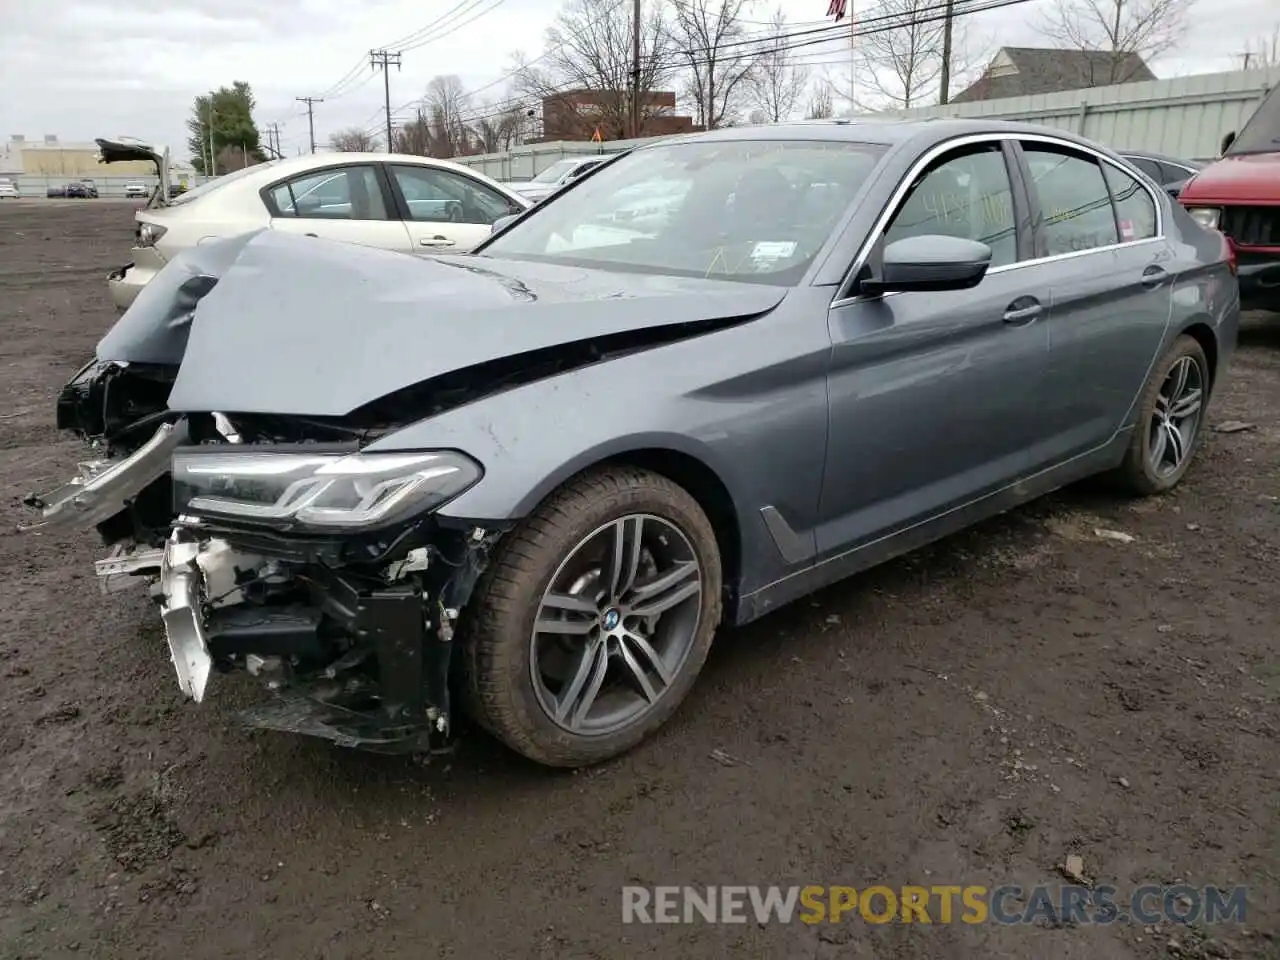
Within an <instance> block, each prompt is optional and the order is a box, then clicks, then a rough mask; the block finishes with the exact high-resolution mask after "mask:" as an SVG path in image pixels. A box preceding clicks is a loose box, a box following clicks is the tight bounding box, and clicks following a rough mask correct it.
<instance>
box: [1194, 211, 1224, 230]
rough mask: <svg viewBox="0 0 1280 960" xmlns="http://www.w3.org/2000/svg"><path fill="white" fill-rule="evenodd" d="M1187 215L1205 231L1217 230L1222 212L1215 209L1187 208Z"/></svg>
mask: <svg viewBox="0 0 1280 960" xmlns="http://www.w3.org/2000/svg"><path fill="white" fill-rule="evenodd" d="M1187 213H1189V214H1191V219H1192V220H1194V221H1195V222H1196V223H1198V224H1200V226H1202V227H1204V228H1205V229H1206V230H1217V229H1218V221H1219V220H1220V219H1221V217H1222V211H1221V210H1219V209H1218V208H1217V207H1188V208H1187Z"/></svg>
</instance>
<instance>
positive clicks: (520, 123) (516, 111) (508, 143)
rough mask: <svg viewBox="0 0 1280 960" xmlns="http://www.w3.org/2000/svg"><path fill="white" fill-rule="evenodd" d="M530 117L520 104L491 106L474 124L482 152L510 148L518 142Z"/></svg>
mask: <svg viewBox="0 0 1280 960" xmlns="http://www.w3.org/2000/svg"><path fill="white" fill-rule="evenodd" d="M527 119H528V117H527V116H526V112H525V110H523V109H521V108H520V107H519V106H516V107H508V108H507V109H505V110H503V109H498V108H497V107H493V106H491V107H489V108H488V109H486V110H484V111H483V112H482V113H481V115H480V116H479V117H478V118H477V119H476V121H475V122H474V123H473V124H472V127H471V128H472V130H473V131H474V132H475V136H476V140H477V142H478V145H479V147H480V149H481V151H482V152H484V153H498V152H499V151H501V150H510V149H511V148H512V147H513V146H515V145H516V144H518V143H519V142H520V139H521V134H522V133H523V132H524V128H525V121H526V120H527Z"/></svg>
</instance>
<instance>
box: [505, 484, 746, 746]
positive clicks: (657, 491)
mask: <svg viewBox="0 0 1280 960" xmlns="http://www.w3.org/2000/svg"><path fill="white" fill-rule="evenodd" d="M652 479H653V480H658V481H659V482H656V483H654V482H649V483H645V482H638V483H632V484H628V485H626V486H624V487H622V488H621V489H619V490H617V491H616V492H611V493H610V494H609V495H607V496H604V497H600V498H598V499H596V500H595V502H593V503H591V504H590V505H589V506H587V508H586V509H581V506H580V502H579V509H577V510H576V511H575V512H574V513H573V514H572V516H571V518H570V520H569V522H568V523H566V524H557V525H556V527H555V535H554V536H553V537H552V538H549V539H548V541H547V542H545V543H544V544H542V545H541V546H542V549H540V550H539V551H538V555H537V557H536V558H535V563H536V566H537V575H536V576H527V577H522V578H520V580H519V581H518V583H519V585H518V587H517V590H516V594H515V598H514V599H515V600H516V609H518V610H520V611H521V613H520V615H519V616H518V617H511V618H507V621H506V622H504V623H502V624H501V625H500V626H499V634H500V635H499V636H495V637H494V638H493V639H495V640H498V641H499V642H500V643H501V646H502V649H503V651H504V654H505V655H504V656H503V657H502V664H501V667H500V669H501V670H502V671H503V673H504V674H505V676H504V678H503V679H504V681H505V682H504V683H503V684H502V689H503V691H504V692H505V695H506V696H505V698H504V699H506V700H507V701H508V702H507V703H506V704H505V706H506V707H507V709H508V710H509V711H510V714H512V715H514V717H515V718H516V719H517V720H518V722H519V725H520V727H521V728H523V731H524V734H525V736H526V737H527V738H528V740H529V741H530V743H529V744H528V746H533V747H534V748H535V749H536V751H537V753H538V754H540V755H542V756H543V757H545V758H546V760H545V761H544V762H551V763H553V764H554V765H557V766H582V765H587V764H590V763H594V762H599V761H600V760H604V759H607V758H609V757H612V756H615V755H617V754H619V753H622V752H624V751H626V750H627V749H629V748H630V747H632V746H634V745H636V744H637V743H639V742H640V741H641V740H643V739H645V738H646V737H647V736H648V735H649V734H650V733H652V732H653V731H654V730H656V729H657V728H658V727H660V726H662V724H664V723H665V722H666V721H667V719H668V718H669V717H670V716H671V714H672V713H674V712H675V710H676V709H677V708H678V707H679V706H680V704H681V702H682V701H683V700H684V698H685V697H686V695H687V694H688V693H689V690H690V689H691V688H692V687H693V685H694V683H695V682H696V681H697V678H698V675H699V673H700V672H701V670H702V666H703V664H704V662H705V661H706V657H707V653H708V651H709V650H710V647H711V640H712V637H713V636H714V634H715V630H716V627H717V626H718V622H719V619H720V608H721V597H720V594H721V589H722V571H721V563H720V556H719V549H718V546H717V543H716V538H715V532H714V530H713V528H712V526H711V524H710V522H709V521H708V520H707V518H706V515H705V514H704V513H703V511H702V510H701V509H700V508H699V507H698V505H697V503H696V501H694V499H693V498H692V497H691V496H689V495H688V494H687V493H685V492H684V491H683V490H681V489H680V488H678V487H676V486H675V485H674V484H671V483H669V482H664V481H661V480H660V478H657V477H656V476H655V477H653V478H652ZM628 514H650V515H653V516H656V517H659V518H661V519H663V520H666V521H668V522H670V523H673V524H675V526H676V527H677V528H678V529H679V530H680V531H681V532H682V533H683V534H684V536H685V537H686V539H687V540H688V541H689V544H690V546H691V547H692V548H693V551H694V554H695V556H696V558H697V561H698V563H699V566H700V569H701V571H702V596H701V608H700V610H699V620H698V628H697V632H696V634H695V636H694V638H693V641H692V644H691V646H690V649H689V652H688V654H687V655H686V657H685V660H684V663H683V665H682V666H681V668H680V670H679V673H678V674H677V676H676V678H675V680H674V681H673V682H672V684H671V686H670V687H669V688H668V689H667V690H666V692H665V693H664V694H663V695H662V697H661V699H660V701H659V703H658V704H657V706H655V707H654V708H653V709H652V710H650V711H649V712H648V713H647V714H645V715H644V716H643V718H641V719H639V720H638V721H637V722H635V723H634V724H633V725H631V726H628V727H626V728H624V729H623V730H620V731H617V732H615V733H610V734H604V735H597V736H589V737H588V736H579V735H575V734H572V733H570V732H569V731H567V730H564V729H563V728H561V727H560V726H558V725H557V724H556V723H555V722H554V721H553V720H552V719H551V718H550V717H548V716H547V715H546V712H545V711H544V710H543V708H542V706H541V704H540V703H539V700H538V697H537V694H536V693H535V691H534V688H533V679H532V673H531V651H530V645H531V640H532V635H533V624H534V620H535V618H536V616H537V611H538V606H539V604H540V603H541V600H542V596H543V594H544V593H545V591H546V589H547V587H548V586H549V585H550V583H551V580H552V577H553V576H554V575H555V573H556V572H557V570H558V569H559V567H560V565H561V563H563V562H564V560H565V558H566V557H568V555H569V553H570V552H571V551H572V550H574V549H575V548H576V547H577V546H578V545H579V544H580V543H581V542H582V540H583V539H584V538H586V537H587V536H588V535H589V534H591V533H592V532H593V531H595V530H597V529H598V528H600V527H601V526H603V525H605V524H607V523H609V522H610V521H612V520H616V519H619V518H620V517H622V516H625V515H628ZM495 732H498V731H495ZM499 735H500V736H501V733H500V732H499ZM504 739H506V738H504ZM511 745H512V746H516V748H517V749H520V750H521V751H522V752H527V751H526V750H525V749H524V747H523V745H516V744H511Z"/></svg>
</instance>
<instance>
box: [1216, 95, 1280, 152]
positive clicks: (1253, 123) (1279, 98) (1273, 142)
mask: <svg viewBox="0 0 1280 960" xmlns="http://www.w3.org/2000/svg"><path fill="white" fill-rule="evenodd" d="M1277 152H1280V83H1278V84H1276V85H1275V86H1273V87H1272V88H1271V92H1270V93H1268V94H1267V95H1266V97H1265V98H1264V99H1263V101H1262V103H1260V104H1258V109H1257V110H1255V111H1253V116H1252V117H1250V118H1249V122H1248V123H1246V124H1245V125H1244V129H1242V130H1241V131H1240V132H1239V133H1238V134H1237V135H1236V138H1235V140H1234V141H1233V142H1232V144H1231V146H1230V147H1228V148H1227V156H1233V155H1236V154H1241V153H1277Z"/></svg>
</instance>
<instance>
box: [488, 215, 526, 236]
mask: <svg viewBox="0 0 1280 960" xmlns="http://www.w3.org/2000/svg"><path fill="white" fill-rule="evenodd" d="M519 216H520V214H518V213H509V214H507V215H506V216H505V217H499V218H498V219H497V220H495V221H493V226H491V227H490V228H489V233H491V234H493V233H497V232H499V231H500V230H505V229H506V228H507V225H508V224H510V223H511V222H512V221H513V220H516V219H517V218H518V217H519Z"/></svg>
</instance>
